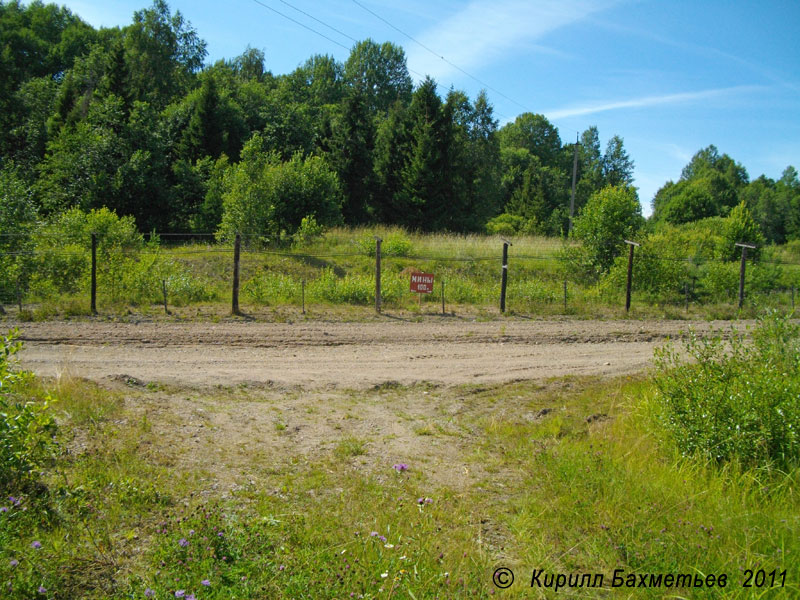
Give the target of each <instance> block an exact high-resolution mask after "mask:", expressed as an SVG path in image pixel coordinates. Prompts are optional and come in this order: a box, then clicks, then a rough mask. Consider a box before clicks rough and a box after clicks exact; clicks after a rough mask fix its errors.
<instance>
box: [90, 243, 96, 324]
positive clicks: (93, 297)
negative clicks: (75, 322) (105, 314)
mask: <svg viewBox="0 0 800 600" xmlns="http://www.w3.org/2000/svg"><path fill="white" fill-rule="evenodd" d="M91 310H92V314H93V315H96V314H97V234H96V233H92V301H91Z"/></svg>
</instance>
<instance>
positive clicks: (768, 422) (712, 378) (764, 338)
mask: <svg viewBox="0 0 800 600" xmlns="http://www.w3.org/2000/svg"><path fill="white" fill-rule="evenodd" d="M685 350H686V352H687V354H688V355H689V357H690V359H692V360H693V362H691V363H689V364H685V363H684V361H683V358H682V357H681V355H680V353H678V352H677V351H676V350H675V349H674V347H672V346H671V345H668V346H667V347H665V348H663V349H661V350H657V351H656V366H657V368H658V370H659V372H658V374H657V375H656V377H655V383H656V387H657V395H656V401H657V407H658V412H659V415H660V419H661V422H662V424H663V426H664V427H665V428H666V430H667V431H668V432H669V434H670V435H671V437H672V438H673V439H674V441H675V443H676V444H677V447H678V448H679V449H680V451H681V452H682V453H683V454H685V455H688V456H700V457H702V458H705V459H708V460H710V461H713V462H717V463H722V462H726V461H732V460H735V461H738V462H739V463H741V464H743V465H745V466H763V465H773V466H775V467H778V468H782V469H785V468H791V467H792V466H793V465H796V464H797V460H798V458H800V435H799V431H800V326H798V325H797V324H794V323H792V321H791V320H790V319H789V317H785V316H779V315H778V314H777V313H772V314H770V315H768V316H766V317H764V318H762V319H761V320H760V321H759V323H758V325H757V327H756V328H755V330H754V331H753V336H752V344H749V343H748V342H747V341H746V340H745V337H744V336H743V335H742V334H741V333H738V332H736V331H735V330H733V331H732V334H731V337H730V339H729V340H727V341H726V340H725V339H724V338H723V337H722V336H721V335H720V334H719V333H717V334H716V335H713V336H710V337H708V338H704V339H701V338H699V337H698V336H697V335H696V334H695V333H694V332H692V333H691V335H690V336H689V339H688V341H687V342H686V344H685Z"/></svg>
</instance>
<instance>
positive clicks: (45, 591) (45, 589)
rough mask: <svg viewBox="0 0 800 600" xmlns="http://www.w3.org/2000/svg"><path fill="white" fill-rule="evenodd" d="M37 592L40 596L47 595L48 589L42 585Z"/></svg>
mask: <svg viewBox="0 0 800 600" xmlns="http://www.w3.org/2000/svg"><path fill="white" fill-rule="evenodd" d="M36 591H37V592H39V593H40V594H46V593H47V588H46V587H44V586H43V585H40V586H39V589H38V590H36Z"/></svg>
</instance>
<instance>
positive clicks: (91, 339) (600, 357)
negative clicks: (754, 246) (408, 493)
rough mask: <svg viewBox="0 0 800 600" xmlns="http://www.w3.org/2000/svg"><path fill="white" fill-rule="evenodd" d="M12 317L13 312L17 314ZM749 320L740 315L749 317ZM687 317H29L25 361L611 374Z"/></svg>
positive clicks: (212, 381)
mask: <svg viewBox="0 0 800 600" xmlns="http://www.w3.org/2000/svg"><path fill="white" fill-rule="evenodd" d="M12 325H13V324H12ZM744 325H745V324H744V323H740V324H738V326H739V327H744ZM712 326H713V327H715V328H716V329H727V328H728V327H729V324H728V323H725V322H721V323H708V322H705V321H703V322H688V321H492V322H470V321H426V322H403V321H386V322H368V323H326V322H301V323H247V322H240V323H231V322H228V323H219V324H214V323H197V322H189V323H138V324H136V323H107V322H91V321H82V322H74V323H73V322H49V323H25V324H19V327H20V329H21V330H22V339H23V340H24V341H25V350H24V351H23V352H22V355H21V356H22V365H23V366H24V367H25V368H28V369H31V370H33V371H35V372H36V373H38V374H40V375H44V376H54V375H58V374H59V373H63V372H68V373H71V374H73V375H76V376H81V377H88V378H90V379H94V380H102V379H104V378H107V377H113V376H116V377H120V376H124V377H131V378H134V379H137V380H141V381H146V382H162V383H171V384H177V385H184V386H185V385H188V386H200V387H207V386H217V385H222V386H231V385H238V384H251V385H266V386H273V387H278V388H292V389H300V390H311V389H317V390H319V389H328V390H333V389H368V388H371V387H374V386H378V385H382V384H386V383H387V382H397V383H398V384H402V385H411V384H415V383H420V382H430V383H434V384H444V385H454V384H463V383H499V382H507V381H515V380H526V379H546V378H550V377H556V376H561V375H604V376H612V375H619V374H629V373H634V372H639V371H641V370H642V369H644V368H646V367H647V365H648V364H649V363H650V360H651V358H652V356H653V349H654V348H655V347H656V346H657V345H659V344H660V343H662V342H663V341H664V340H665V339H666V338H668V337H676V336H679V335H680V334H681V333H682V332H686V331H687V330H688V328H689V327H694V328H695V329H696V330H697V331H699V332H707V331H708V330H709V328H710V327H712Z"/></svg>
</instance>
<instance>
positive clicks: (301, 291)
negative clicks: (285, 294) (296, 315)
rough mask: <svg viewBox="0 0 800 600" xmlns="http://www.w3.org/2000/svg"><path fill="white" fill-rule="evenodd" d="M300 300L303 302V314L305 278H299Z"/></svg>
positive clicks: (304, 307) (304, 312)
mask: <svg viewBox="0 0 800 600" xmlns="http://www.w3.org/2000/svg"><path fill="white" fill-rule="evenodd" d="M300 301H301V302H302V304H303V314H306V280H305V279H301V280H300Z"/></svg>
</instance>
